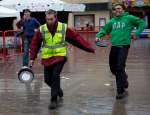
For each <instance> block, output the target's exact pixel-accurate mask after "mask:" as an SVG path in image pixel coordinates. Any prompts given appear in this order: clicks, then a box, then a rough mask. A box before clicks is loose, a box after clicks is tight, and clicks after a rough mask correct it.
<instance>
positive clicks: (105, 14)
mask: <svg viewBox="0 0 150 115" xmlns="http://www.w3.org/2000/svg"><path fill="white" fill-rule="evenodd" d="M64 1H65V2H68V3H83V4H85V5H86V9H85V11H84V12H72V13H69V19H68V25H69V27H73V28H75V29H77V30H87V29H89V30H94V31H98V30H99V28H100V27H102V26H104V25H105V24H106V22H108V21H109V20H110V9H111V8H110V2H111V0H64Z"/></svg>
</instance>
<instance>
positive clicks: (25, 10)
mask: <svg viewBox="0 0 150 115" xmlns="http://www.w3.org/2000/svg"><path fill="white" fill-rule="evenodd" d="M26 12H30V13H31V11H30V10H29V9H24V10H23V13H26Z"/></svg>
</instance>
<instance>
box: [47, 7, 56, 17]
mask: <svg viewBox="0 0 150 115" xmlns="http://www.w3.org/2000/svg"><path fill="white" fill-rule="evenodd" d="M50 14H53V15H55V16H57V11H55V10H52V9H49V10H48V11H46V12H45V15H50Z"/></svg>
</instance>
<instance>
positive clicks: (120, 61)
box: [96, 3, 145, 99]
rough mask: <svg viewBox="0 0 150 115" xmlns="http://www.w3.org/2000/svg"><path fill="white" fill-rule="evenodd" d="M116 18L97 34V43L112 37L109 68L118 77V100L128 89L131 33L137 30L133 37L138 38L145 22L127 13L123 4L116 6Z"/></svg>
mask: <svg viewBox="0 0 150 115" xmlns="http://www.w3.org/2000/svg"><path fill="white" fill-rule="evenodd" d="M113 12H114V13H115V16H114V17H113V18H112V19H111V20H110V21H109V22H108V23H107V24H106V25H105V26H104V27H103V28H102V29H101V30H100V31H99V32H98V33H97V34H96V41H99V40H100V38H102V37H103V36H105V35H106V34H110V35H111V39H110V41H111V44H112V47H111V51H110V55H109V66H110V70H111V72H112V73H113V74H114V75H115V76H116V84H117V95H116V99H122V98H124V97H125V95H126V93H125V89H126V88H128V85H129V84H128V80H127V78H128V76H127V74H126V72H125V66H126V59H127V56H128V50H129V48H130V43H131V32H132V30H133V28H134V27H136V28H137V30H136V32H135V33H134V34H133V35H132V37H134V38H137V37H138V36H139V35H140V33H141V32H142V31H143V30H144V27H145V22H144V21H143V20H141V19H140V18H138V17H135V16H133V15H129V14H128V13H127V12H125V7H124V5H123V4H120V3H117V4H115V5H114V11H113Z"/></svg>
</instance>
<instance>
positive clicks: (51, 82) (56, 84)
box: [44, 60, 66, 101]
mask: <svg viewBox="0 0 150 115" xmlns="http://www.w3.org/2000/svg"><path fill="white" fill-rule="evenodd" d="M65 62H66V60H65V61H63V62H59V63H57V64H54V65H52V66H45V67H44V81H45V83H46V84H47V85H48V86H49V87H51V101H55V100H57V96H59V95H60V93H62V89H61V86H60V73H61V71H62V69H63V66H64V64H65Z"/></svg>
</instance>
